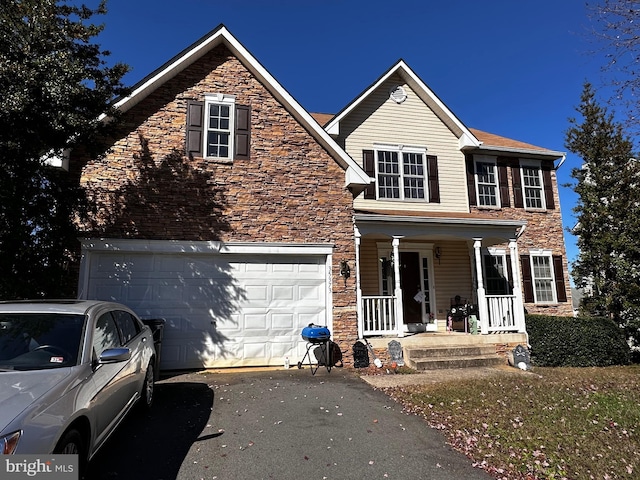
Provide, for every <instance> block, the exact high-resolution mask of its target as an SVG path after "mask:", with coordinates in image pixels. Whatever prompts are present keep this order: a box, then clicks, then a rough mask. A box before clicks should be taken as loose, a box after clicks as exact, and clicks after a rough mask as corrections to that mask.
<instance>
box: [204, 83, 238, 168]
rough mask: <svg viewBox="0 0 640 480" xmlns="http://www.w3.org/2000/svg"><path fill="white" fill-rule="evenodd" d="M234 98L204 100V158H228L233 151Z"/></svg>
mask: <svg viewBox="0 0 640 480" xmlns="http://www.w3.org/2000/svg"><path fill="white" fill-rule="evenodd" d="M234 104H235V97H232V96H228V95H214V96H207V97H206V98H205V132H206V134H205V148H204V152H205V156H206V157H207V158H230V157H231V152H232V151H233V132H232V125H233V110H234V108H233V107H234Z"/></svg>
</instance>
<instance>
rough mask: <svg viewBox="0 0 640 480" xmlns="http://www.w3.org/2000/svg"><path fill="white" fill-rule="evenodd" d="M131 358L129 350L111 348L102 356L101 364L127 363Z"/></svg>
mask: <svg viewBox="0 0 640 480" xmlns="http://www.w3.org/2000/svg"><path fill="white" fill-rule="evenodd" d="M130 358H131V349H129V348H109V349H107V350H105V351H104V352H102V353H101V354H100V360H99V363H117V362H125V361H127V360H129V359H130Z"/></svg>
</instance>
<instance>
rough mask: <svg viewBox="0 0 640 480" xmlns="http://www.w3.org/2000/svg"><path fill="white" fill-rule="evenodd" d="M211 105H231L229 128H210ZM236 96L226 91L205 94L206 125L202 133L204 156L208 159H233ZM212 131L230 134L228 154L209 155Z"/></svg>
mask: <svg viewBox="0 0 640 480" xmlns="http://www.w3.org/2000/svg"><path fill="white" fill-rule="evenodd" d="M210 105H218V106H223V105H226V106H228V107H229V129H228V130H224V129H222V128H209V120H210V114H209V106H210ZM235 106H236V96H235V95H228V94H225V93H206V94H205V95H204V125H203V135H202V156H203V158H207V159H229V160H233V158H234V156H235V155H234V152H235V148H236V145H235V136H236V111H235V110H236V109H235ZM211 132H220V133H227V132H228V135H229V142H228V143H227V145H226V147H227V155H226V156H224V157H223V156H209V155H207V153H208V150H209V149H208V148H207V147H208V145H209V133H211Z"/></svg>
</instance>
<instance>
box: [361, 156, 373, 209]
mask: <svg viewBox="0 0 640 480" xmlns="http://www.w3.org/2000/svg"><path fill="white" fill-rule="evenodd" d="M362 166H363V168H364V171H365V173H366V174H367V175H369V176H370V177H371V178H373V177H375V176H376V164H375V158H374V154H373V150H363V151H362ZM364 198H367V199H372V200H375V198H376V184H375V182H374V183H371V184H369V186H368V187H367V188H366V189H365V191H364Z"/></svg>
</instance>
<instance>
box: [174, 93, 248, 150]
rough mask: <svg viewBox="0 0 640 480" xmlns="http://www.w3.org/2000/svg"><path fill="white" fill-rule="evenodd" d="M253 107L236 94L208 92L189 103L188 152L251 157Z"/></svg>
mask: <svg viewBox="0 0 640 480" xmlns="http://www.w3.org/2000/svg"><path fill="white" fill-rule="evenodd" d="M250 126H251V108H250V107H249V106H246V105H237V104H236V98H235V96H234V95H225V94H209V95H205V97H204V101H195V100H190V101H188V102H187V138H186V153H187V155H189V156H193V157H203V158H216V159H227V160H232V159H249V142H250Z"/></svg>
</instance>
